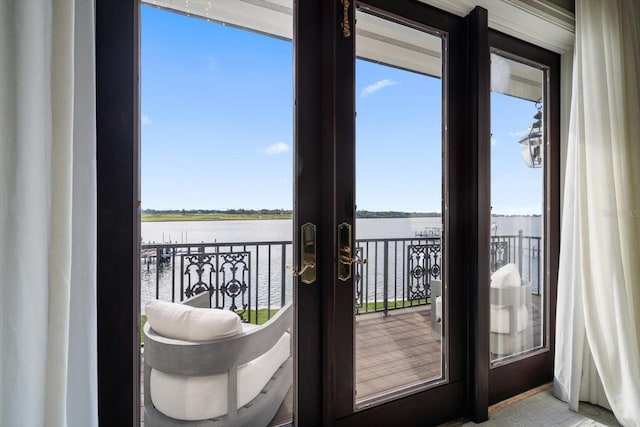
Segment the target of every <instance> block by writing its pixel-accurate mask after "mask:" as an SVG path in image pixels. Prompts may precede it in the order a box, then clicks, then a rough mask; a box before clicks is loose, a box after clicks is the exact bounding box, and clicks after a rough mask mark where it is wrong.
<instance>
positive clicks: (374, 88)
mask: <svg viewBox="0 0 640 427" xmlns="http://www.w3.org/2000/svg"><path fill="white" fill-rule="evenodd" d="M397 84H398V82H394V81H393V80H389V79H384V80H380V81H377V82H375V83H374V84H371V85H369V86H367V87H365V88H364V89H363V90H362V93H361V94H360V96H361V97H363V98H366V97H367V96H369V95H371V94H373V93H376V92H377V91H379V90H380V89H382V88H383V87H387V86H394V85H397Z"/></svg>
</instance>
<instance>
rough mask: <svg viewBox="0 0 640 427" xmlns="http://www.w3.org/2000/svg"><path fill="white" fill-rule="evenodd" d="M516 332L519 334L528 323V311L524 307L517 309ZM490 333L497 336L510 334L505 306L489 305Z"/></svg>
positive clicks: (507, 311) (507, 310)
mask: <svg viewBox="0 0 640 427" xmlns="http://www.w3.org/2000/svg"><path fill="white" fill-rule="evenodd" d="M515 320H516V327H515V328H516V332H520V331H522V330H524V329H525V328H526V327H527V323H528V321H529V310H527V306H526V305H521V306H520V307H518V310H517V313H516V318H515ZM491 332H494V333H498V334H510V333H511V328H510V327H509V309H508V308H506V306H500V305H493V304H492V305H491Z"/></svg>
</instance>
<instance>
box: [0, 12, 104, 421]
mask: <svg viewBox="0 0 640 427" xmlns="http://www.w3.org/2000/svg"><path fill="white" fill-rule="evenodd" d="M94 45H95V38H94V7H93V2H91V1H85V0H79V1H77V2H74V1H71V0H65V1H54V2H50V1H20V0H10V1H0V140H1V146H0V310H1V311H0V425H3V426H4V425H6V426H21V425H24V426H36V425H38V426H40V425H41V426H93V425H98V417H97V340H96V163H95V140H96V136H95V133H96V130H95V65H94V64H95V60H94Z"/></svg>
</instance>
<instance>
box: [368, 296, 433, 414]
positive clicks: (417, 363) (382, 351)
mask: <svg viewBox="0 0 640 427" xmlns="http://www.w3.org/2000/svg"><path fill="white" fill-rule="evenodd" d="M441 349H442V345H441V343H440V340H438V339H435V338H434V336H433V335H432V331H431V310H430V308H429V307H428V306H427V307H425V306H421V307H415V308H407V309H403V310H396V311H391V312H389V314H388V315H387V316H384V315H383V314H380V313H373V314H361V315H358V316H357V317H356V399H357V400H358V401H360V400H362V399H366V398H370V397H373V396H376V395H379V394H380V393H383V392H387V391H390V390H394V389H397V388H398V387H403V386H406V385H408V384H413V383H416V382H423V381H425V380H431V379H437V378H439V377H440V376H441V375H442V368H441V365H442V362H441V361H442V357H441Z"/></svg>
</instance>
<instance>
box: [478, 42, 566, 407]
mask: <svg viewBox="0 0 640 427" xmlns="http://www.w3.org/2000/svg"><path fill="white" fill-rule="evenodd" d="M488 44H489V46H490V47H491V48H494V49H498V50H500V51H501V52H503V53H504V54H507V55H513V56H515V57H517V58H520V59H521V60H523V61H530V62H532V63H533V64H538V65H540V66H544V67H547V68H548V75H547V79H548V80H547V83H548V86H547V87H546V94H545V97H546V99H547V100H548V101H547V108H546V109H545V111H544V114H545V116H544V119H545V122H544V123H545V126H547V128H548V134H547V136H548V138H549V145H548V146H547V149H546V152H545V158H544V162H545V164H544V168H545V169H544V171H545V173H544V190H545V194H544V196H545V207H544V209H545V211H544V212H545V215H544V241H546V247H545V248H544V251H545V252H544V260H545V272H544V279H545V284H546V304H548V305H547V307H548V308H549V310H548V311H547V313H546V314H547V316H546V318H545V321H546V322H547V334H548V335H547V336H546V337H545V342H546V343H547V344H548V346H547V349H546V351H543V352H539V353H537V354H535V355H532V356H529V357H526V358H524V359H520V360H517V361H514V362H511V363H509V364H506V365H502V366H497V367H494V368H491V369H490V372H489V403H490V404H493V403H496V402H499V401H501V400H504V399H506V398H508V397H511V396H514V395H516V394H518V393H522V392H524V391H526V390H529V389H531V388H534V387H536V386H539V385H541V384H545V383H548V382H550V381H552V380H553V364H554V355H555V333H554V331H555V326H556V297H557V289H558V283H557V282H558V259H559V253H560V55H558V54H556V53H553V52H550V51H548V50H545V49H543V48H540V47H538V46H534V45H532V44H529V43H526V42H523V41H521V40H518V39H516V38H513V37H510V36H507V35H505V34H503V33H500V32H498V31H494V30H492V31H490V32H489V39H488ZM489 173H490V171H489ZM547 208H549V209H547ZM486 223H487V224H488V223H489V222H488V220H487V222H486ZM486 241H488V238H487V240H486ZM487 265H488V261H487ZM485 288H486V289H487V290H488V286H486V287H485ZM488 306H489V305H488V301H487V305H485V307H488Z"/></svg>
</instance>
